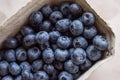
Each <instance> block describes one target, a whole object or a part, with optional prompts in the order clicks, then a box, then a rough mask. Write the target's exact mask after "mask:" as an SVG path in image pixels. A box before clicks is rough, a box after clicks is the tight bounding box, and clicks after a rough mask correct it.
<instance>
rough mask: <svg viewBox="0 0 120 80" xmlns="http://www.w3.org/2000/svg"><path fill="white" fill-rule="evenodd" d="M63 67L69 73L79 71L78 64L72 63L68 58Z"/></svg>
mask: <svg viewBox="0 0 120 80" xmlns="http://www.w3.org/2000/svg"><path fill="white" fill-rule="evenodd" d="M64 69H65V70H66V71H68V72H69V73H71V74H75V73H77V72H78V71H79V66H77V65H75V64H73V62H72V60H68V61H66V62H65V63H64Z"/></svg>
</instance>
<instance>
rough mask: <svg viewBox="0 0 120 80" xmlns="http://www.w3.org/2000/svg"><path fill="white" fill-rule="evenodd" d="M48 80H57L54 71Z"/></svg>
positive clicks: (56, 74) (56, 72) (56, 73)
mask: <svg viewBox="0 0 120 80" xmlns="http://www.w3.org/2000/svg"><path fill="white" fill-rule="evenodd" d="M50 80H58V71H57V70H54V72H53V73H52V74H51V75H50Z"/></svg>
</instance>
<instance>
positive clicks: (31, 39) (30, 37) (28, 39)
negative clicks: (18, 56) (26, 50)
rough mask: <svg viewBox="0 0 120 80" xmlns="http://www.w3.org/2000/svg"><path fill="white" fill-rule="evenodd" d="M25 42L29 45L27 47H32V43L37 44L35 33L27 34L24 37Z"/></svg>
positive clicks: (25, 44)
mask: <svg viewBox="0 0 120 80" xmlns="http://www.w3.org/2000/svg"><path fill="white" fill-rule="evenodd" d="M23 44H24V46H27V47H30V46H32V45H35V44H36V41H35V35H34V34H29V35H26V36H25V37H24V38H23Z"/></svg>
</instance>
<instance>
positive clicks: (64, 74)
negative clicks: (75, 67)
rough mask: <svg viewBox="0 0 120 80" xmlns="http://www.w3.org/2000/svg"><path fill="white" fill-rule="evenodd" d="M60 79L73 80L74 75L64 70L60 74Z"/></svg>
mask: <svg viewBox="0 0 120 80" xmlns="http://www.w3.org/2000/svg"><path fill="white" fill-rule="evenodd" d="M58 80H73V77H72V75H71V74H70V73H68V72H65V71H62V72H61V73H60V74H59V75H58Z"/></svg>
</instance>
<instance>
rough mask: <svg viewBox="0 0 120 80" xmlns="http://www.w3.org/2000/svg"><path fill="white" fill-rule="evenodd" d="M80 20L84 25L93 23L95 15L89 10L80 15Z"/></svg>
mask: <svg viewBox="0 0 120 80" xmlns="http://www.w3.org/2000/svg"><path fill="white" fill-rule="evenodd" d="M81 20H82V22H83V23H84V24H85V25H86V26H88V25H93V24H94V23H95V16H94V15H93V13H91V12H85V13H83V15H82V17H81Z"/></svg>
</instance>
